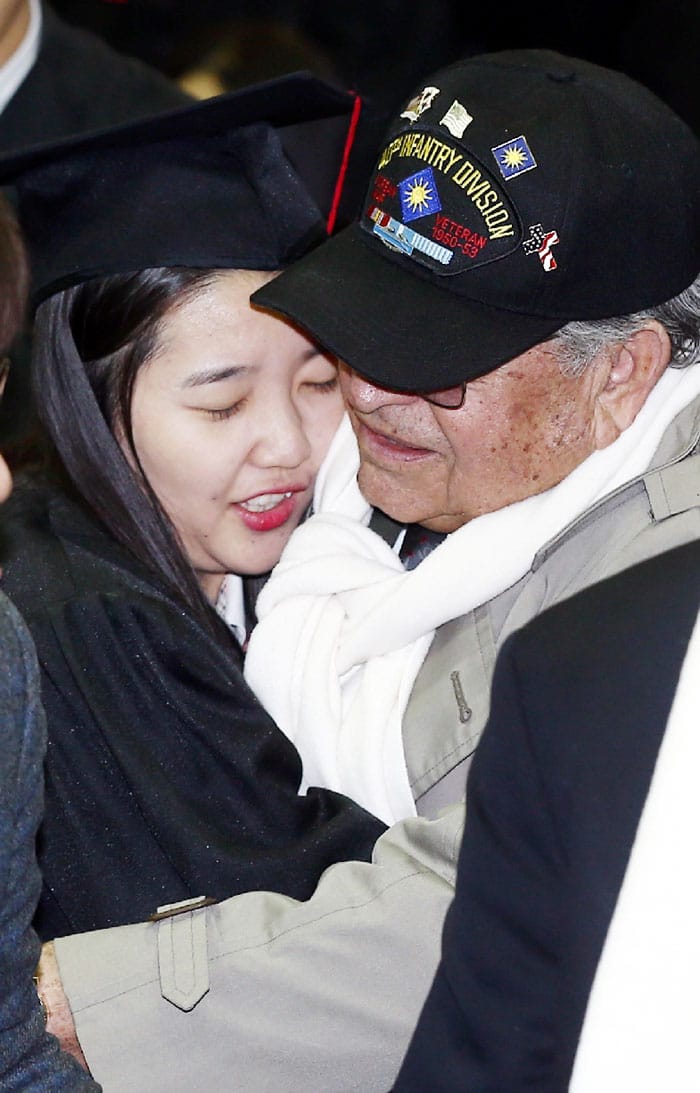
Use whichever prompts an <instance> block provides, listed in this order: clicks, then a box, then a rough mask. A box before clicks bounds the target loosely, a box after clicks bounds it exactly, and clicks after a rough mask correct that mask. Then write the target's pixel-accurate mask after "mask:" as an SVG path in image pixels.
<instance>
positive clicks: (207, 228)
mask: <svg viewBox="0 0 700 1093" xmlns="http://www.w3.org/2000/svg"><path fill="white" fill-rule="evenodd" d="M358 105H359V100H358V99H357V96H355V95H353V94H351V93H348V92H345V91H342V90H340V89H339V88H336V87H335V86H333V85H331V84H329V83H327V82H325V81H323V80H320V79H318V78H317V77H316V76H313V75H311V74H309V73H293V74H291V75H289V76H283V77H280V78H278V79H275V80H268V81H265V82H264V83H260V84H255V85H253V86H250V87H246V88H243V89H241V90H239V91H234V92H230V93H228V94H225V95H221V96H218V97H217V98H213V99H207V100H205V101H202V102H196V103H193V104H192V105H186V106H184V107H178V108H177V109H175V110H172V111H169V112H167V113H161V114H158V115H154V116H152V117H146V118H140V119H138V120H136V121H132V122H127V123H125V124H123V125H119V126H113V127H110V128H108V129H102V130H99V131H94V132H91V133H88V134H81V135H78V136H73V137H66V138H62V139H61V140H58V141H53V142H48V143H45V144H41V145H36V146H34V147H32V148H29V149H27V150H25V151H23V152H16V153H13V154H10V155H7V156H5V157H4V158H0V183H4V184H6V185H12V186H14V187H15V191H16V195H17V207H18V213H19V218H20V223H21V226H22V229H23V232H24V235H25V238H26V241H27V244H28V250H29V255H30V261H31V271H32V285H33V299H34V302H35V303H38V302H40V301H41V300H42V299H44V298H46V297H47V296H49V295H51V294H53V293H55V292H58V291H60V290H61V289H64V288H67V287H69V286H70V285H75V284H78V283H80V282H82V281H86V280H88V279H90V278H93V277H102V276H105V275H109V274H113V273H127V272H133V271H136V270H141V269H147V268H150V267H154V266H194V267H200V268H201V267H211V268H242V269H262V270H276V269H279V268H281V267H283V266H284V265H286V264H287V263H288V262H290V261H293V260H294V259H295V258H297V257H298V256H299V255H300V254H302V253H305V252H306V251H307V250H308V249H309V248H310V247H311V246H314V245H316V244H317V243H319V242H321V241H323V240H325V238H326V237H327V234H328V231H329V228H330V226H331V222H332V220H333V218H334V217H335V215H336V213H337V209H338V207H339V204H340V202H341V194H342V189H343V182H344V177H345V169H346V167H347V163H348V159H349V156H350V154H351V145H352V139H353V136H354V133H355V131H356V129H357V115H358V109H357V108H358Z"/></svg>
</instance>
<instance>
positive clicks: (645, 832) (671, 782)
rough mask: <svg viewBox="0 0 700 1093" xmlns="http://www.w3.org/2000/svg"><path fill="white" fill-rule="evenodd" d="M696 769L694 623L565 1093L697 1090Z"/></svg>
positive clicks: (699, 910)
mask: <svg viewBox="0 0 700 1093" xmlns="http://www.w3.org/2000/svg"><path fill="white" fill-rule="evenodd" d="M633 758H634V757H631V759H632V760H633ZM699 771H700V622H696V624H695V629H694V631H693V635H692V637H691V640H690V644H689V646H688V650H687V653H686V657H685V661H684V664H683V670H682V672H681V676H680V680H679V684H678V689H677V691H676V696H675V699H674V702H673V706H672V708H671V714H670V717H669V721H668V725H667V727H666V733H665V736H664V738H663V741H662V743H661V748H660V750H659V754H658V757H657V761H656V767H655V770H654V775H653V778H652V781H651V786H650V789H649V794H648V796H647V800H646V803H645V805H644V809H643V811H642V816H641V820H640V822H639V827H638V829H637V835H636V838H635V841H634V846H633V848H632V853H631V856H630V860H629V863H628V865H627V871H626V873H625V878H624V881H623V884H622V887H621V889H620V894H619V896H618V900H617V905H616V907H615V912H614V914H613V918H612V922H611V924H610V928H609V930H608V935H607V938H606V940H605V945H604V947H603V952H602V955H601V958H600V962H599V964H598V969H597V972H596V976H595V980H594V983H593V989H592V991H591V995H590V998H589V1001H588V1008H587V1011H586V1017H585V1021H584V1025H583V1031H582V1033H581V1039H580V1042H579V1048H578V1052H577V1055H576V1060H575V1063H574V1070H573V1075H572V1079H571V1084H570V1086H569V1089H570V1090H571V1091H572V1093H665V1091H667V1090H668V1093H696V1091H697V1090H698V1089H700V1051H699V1049H698V1037H699V1035H700V856H699V854H698V834H699V833H700V794H699V793H698V772H699ZM583 928H585V925H584V927H583Z"/></svg>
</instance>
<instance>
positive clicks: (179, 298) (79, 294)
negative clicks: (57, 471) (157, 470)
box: [32, 267, 230, 640]
mask: <svg viewBox="0 0 700 1093" xmlns="http://www.w3.org/2000/svg"><path fill="white" fill-rule="evenodd" d="M217 272H218V271H216V270H211V269H209V270H207V269H204V270H202V269H189V268H179V267H174V268H157V269H146V270H141V271H139V272H137V273H127V274H114V275H113V276H111V277H105V278H101V279H99V280H94V281H86V282H85V283H83V284H81V285H78V286H76V287H74V288H68V289H65V290H64V291H63V292H60V293H57V294H56V295H54V296H51V297H50V298H49V299H48V300H46V301H45V302H44V303H43V304H41V305H40V307H39V308H38V310H37V313H36V321H35V328H34V337H33V350H32V380H33V385H34V397H35V400H36V406H37V410H38V413H39V416H40V417H41V419H42V421H43V423H44V426H45V427H46V429H47V431H48V434H49V437H50V439H51V441H52V443H53V446H54V448H55V452H56V454H57V455H58V457H59V461H60V464H61V466H62V469H63V471H64V472H65V473H66V474H67V476H68V479H69V481H70V483H71V484H72V486H73V488H74V490H76V491H77V493H78V495H79V497H80V498H81V499H82V501H83V503H84V504H86V505H87V506H88V508H89V509H90V510H91V512H92V513H93V514H94V515H96V516H97V517H98V518H99V519H100V521H101V522H102V524H103V525H104V526H105V527H106V528H107V530H108V531H109V532H110V534H111V535H112V536H113V537H114V538H115V539H116V540H118V541H119V542H120V543H122V544H123V545H124V546H125V547H126V548H127V549H128V550H129V551H130V552H131V553H132V554H133V555H134V556H135V557H136V558H137V559H139V561H140V562H142V563H143V565H145V566H146V567H147V568H148V569H149V570H150V571H151V572H153V573H155V574H157V575H158V576H159V577H160V578H161V580H162V582H164V583H165V585H166V586H167V587H168V590H169V591H170V593H171V594H172V595H173V596H175V598H177V599H179V600H180V601H182V602H183V603H184V604H186V605H187V606H188V607H189V609H190V610H191V611H192V612H193V613H194V614H195V616H196V617H197V618H198V620H199V621H200V623H201V624H202V625H203V626H204V627H205V628H206V629H207V630H208V631H209V633H210V634H212V635H213V636H215V637H217V638H219V639H223V637H224V634H228V630H227V628H226V627H225V625H224V623H223V622H222V621H221V620H220V619H219V617H218V615H217V614H216V612H215V611H213V610H212V608H211V605H210V604H209V603H208V601H207V599H206V597H205V596H204V594H203V592H202V590H201V588H200V585H199V582H198V580H197V576H196V574H195V572H194V569H193V568H192V565H191V564H190V561H189V559H188V558H187V556H186V554H185V552H184V550H183V549H182V546H181V544H180V540H179V537H178V534H177V532H176V530H175V528H174V527H173V524H172V522H171V521H170V519H169V518H168V516H167V515H166V513H165V511H164V510H163V507H162V506H161V504H160V502H159V500H158V498H157V496H156V494H155V493H154V491H153V489H152V488H151V485H150V483H149V482H148V479H147V478H146V476H145V474H144V473H143V471H142V470H141V467H140V462H139V459H138V456H137V454H136V451H135V448H134V443H133V434H132V427H131V397H132V393H133V389H134V383H135V381H136V376H137V374H138V371H139V369H140V368H141V367H142V366H143V365H144V364H145V363H146V362H147V361H148V360H149V359H150V358H151V356H152V355H153V353H154V351H155V350H156V349H157V347H158V332H159V324H160V322H161V321H162V319H163V317H164V316H165V315H166V314H167V313H168V312H169V311H171V310H172V309H173V308H176V307H178V306H179V305H180V304H182V303H184V302H185V301H186V300H187V299H189V298H190V297H191V296H192V295H193V294H195V293H196V292H197V291H199V290H201V289H202V288H204V287H206V286H207V285H208V284H210V283H211V282H212V280H213V279H214V278H215V277H216V276H217ZM120 436H121V437H123V439H124V441H125V442H126V444H127V446H128V448H129V450H130V452H131V455H132V460H133V462H132V463H130V462H129V460H128V459H127V458H126V456H125V455H124V451H123V450H122V447H121V445H120V443H119V441H118V439H117V437H120ZM227 640H230V639H227Z"/></svg>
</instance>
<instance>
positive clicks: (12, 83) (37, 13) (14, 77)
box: [0, 0, 42, 111]
mask: <svg viewBox="0 0 700 1093" xmlns="http://www.w3.org/2000/svg"><path fill="white" fill-rule="evenodd" d="M41 23H42V18H41V6H40V4H39V0H29V26H28V27H27V33H26V34H25V36H24V38H23V39H22V41H21V42H20V44H19V46H18V48H17V49H16V50H15V52H14V53H13V54H12V56H11V57H9V58H8V60H7V61H5V64H4V65H2V66H0V111H2V110H4V109H5V107H6V106H7V104H8V102H9V101H10V99H11V98H12V96H13V95H14V94H15V92H16V91H17V88H18V87H19V86H20V84H21V83H22V82H23V80H24V79H26V77H27V76H28V75H29V73H30V71H31V69H32V67H33V65H34V62H35V61H36V58H37V54H38V52H39V38H40V37H41Z"/></svg>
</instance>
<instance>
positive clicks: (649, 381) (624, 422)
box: [594, 319, 671, 449]
mask: <svg viewBox="0 0 700 1093" xmlns="http://www.w3.org/2000/svg"><path fill="white" fill-rule="evenodd" d="M670 360H671V339H670V338H669V336H668V331H667V330H666V328H665V327H664V326H662V325H661V323H659V322H657V321H656V320H655V319H651V320H650V321H649V322H648V323H645V325H644V326H643V327H642V328H641V329H640V330H637V331H635V333H634V334H632V335H631V337H629V338H628V339H627V341H625V342H622V343H621V344H620V345H616V346H614V347H613V349H612V351H611V352H610V353H609V354H607V355H606V359H605V363H604V365H603V367H604V368H605V374H604V375H603V376H602V378H601V385H600V388H599V391H598V394H597V397H596V402H595V410H594V438H595V447H596V448H598V449H600V448H607V446H608V445H609V444H612V442H613V441H614V440H617V438H618V436H619V435H620V433H624V431H625V429H628V428H629V426H630V425H631V424H632V422H633V421H634V419H635V418H636V416H637V414H638V413H639V411H640V410H641V408H642V406H643V405H644V403H645V402H646V400H647V398H648V397H649V394H650V392H651V390H652V389H653V387H654V386H655V385H656V383H657V382H658V381H659V379H660V378H661V376H662V375H663V373H664V372H665V371H666V368H667V367H668V363H669V361H670Z"/></svg>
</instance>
